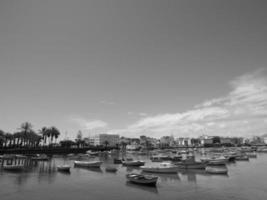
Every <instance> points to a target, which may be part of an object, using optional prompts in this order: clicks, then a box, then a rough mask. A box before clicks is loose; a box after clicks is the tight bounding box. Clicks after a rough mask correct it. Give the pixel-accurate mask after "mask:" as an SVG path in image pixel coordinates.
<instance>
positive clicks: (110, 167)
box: [105, 166, 118, 172]
mask: <svg viewBox="0 0 267 200" xmlns="http://www.w3.org/2000/svg"><path fill="white" fill-rule="evenodd" d="M105 170H106V172H117V171H118V169H117V168H116V167H112V166H107V167H106V169H105Z"/></svg>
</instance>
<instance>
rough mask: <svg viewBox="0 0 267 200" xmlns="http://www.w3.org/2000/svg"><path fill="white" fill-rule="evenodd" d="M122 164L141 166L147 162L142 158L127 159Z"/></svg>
mask: <svg viewBox="0 0 267 200" xmlns="http://www.w3.org/2000/svg"><path fill="white" fill-rule="evenodd" d="M122 164H123V165H124V166H133V167H139V166H143V165H144V164H145V162H144V161H142V160H125V161H122Z"/></svg>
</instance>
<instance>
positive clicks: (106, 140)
mask: <svg viewBox="0 0 267 200" xmlns="http://www.w3.org/2000/svg"><path fill="white" fill-rule="evenodd" d="M92 140H93V141H94V146H98V145H104V146H105V145H108V146H116V145H118V144H119V143H120V136H119V135H116V134H104V133H102V134H97V135H95V136H94V137H93V138H92Z"/></svg>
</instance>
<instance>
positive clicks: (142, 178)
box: [126, 173, 158, 186]
mask: <svg viewBox="0 0 267 200" xmlns="http://www.w3.org/2000/svg"><path fill="white" fill-rule="evenodd" d="M126 178H127V179H128V180H129V181H130V182H132V183H136V184H142V185H149V186H155V185H156V184H157V181H158V177H157V176H152V175H143V174H135V173H131V174H126Z"/></svg>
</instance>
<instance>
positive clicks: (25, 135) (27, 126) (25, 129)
mask: <svg viewBox="0 0 267 200" xmlns="http://www.w3.org/2000/svg"><path fill="white" fill-rule="evenodd" d="M19 129H20V130H21V131H22V133H23V135H22V140H23V142H22V143H24V145H27V138H28V134H29V133H30V132H31V131H33V130H32V124H31V123H30V122H24V123H22V124H21V126H20V128H19Z"/></svg>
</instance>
